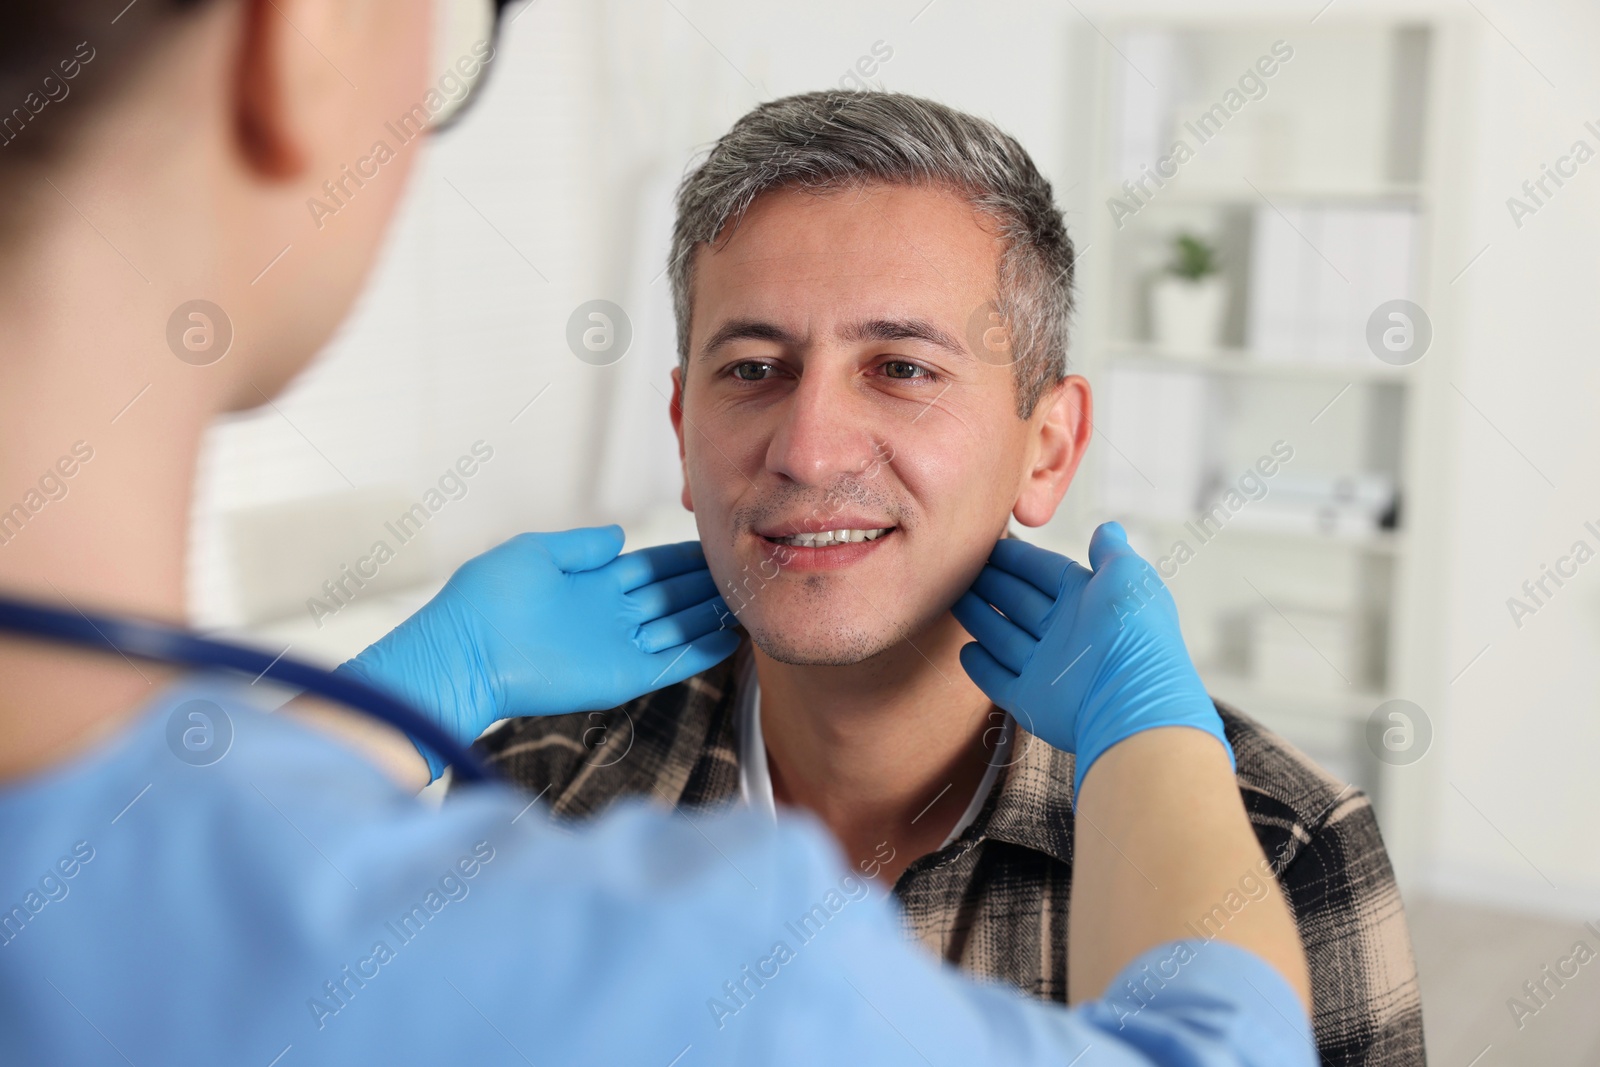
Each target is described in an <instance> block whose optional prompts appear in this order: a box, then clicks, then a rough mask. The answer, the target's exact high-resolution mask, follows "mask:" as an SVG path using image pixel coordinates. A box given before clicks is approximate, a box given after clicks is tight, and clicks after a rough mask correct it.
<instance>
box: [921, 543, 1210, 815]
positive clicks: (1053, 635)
mask: <svg viewBox="0 0 1600 1067" xmlns="http://www.w3.org/2000/svg"><path fill="white" fill-rule="evenodd" d="M1089 565H1090V567H1092V568H1093V571H1090V570H1088V569H1086V568H1085V567H1083V566H1082V565H1081V564H1078V563H1074V562H1073V561H1072V560H1070V559H1068V558H1066V557H1065V556H1060V555H1057V554H1056V553H1054V552H1048V551H1046V550H1045V549H1042V548H1038V547H1037V546H1034V545H1030V544H1028V543H1027V542H1025V541H1018V540H1014V539H1006V540H1002V541H1000V542H998V543H997V544H996V545H995V546H994V551H993V552H992V553H990V556H989V563H988V564H987V565H986V566H985V567H984V568H983V571H982V572H981V573H980V574H979V575H978V578H977V580H976V581H974V582H973V584H972V588H971V589H970V590H969V591H968V592H966V593H963V594H962V596H961V599H960V600H959V601H957V603H956V605H955V607H954V608H953V609H952V610H953V612H954V614H955V617H956V619H957V621H959V622H960V623H961V625H962V626H964V627H966V630H967V632H968V633H970V634H971V635H972V636H973V637H975V638H976V639H977V640H976V641H974V642H973V643H971V644H968V645H964V646H962V649H961V665H962V666H963V667H964V668H966V671H967V674H968V675H969V676H970V677H971V678H972V680H973V682H974V683H976V684H977V686H978V688H979V689H981V690H983V692H984V694H985V695H986V696H988V698H989V699H990V700H992V701H994V702H995V703H996V704H997V705H999V706H1000V707H1002V708H1005V709H1006V710H1007V711H1009V712H1011V714H1012V715H1013V716H1015V717H1016V718H1017V721H1018V722H1020V723H1021V724H1022V726H1023V727H1024V728H1026V729H1028V730H1029V731H1031V732H1032V733H1034V734H1036V735H1038V736H1039V737H1040V738H1042V739H1044V740H1045V741H1046V742H1048V743H1049V744H1051V745H1054V746H1055V747H1056V748H1060V749H1064V750H1066V751H1068V752H1074V753H1076V754H1077V757H1078V758H1077V766H1076V770H1075V773H1074V776H1073V793H1074V796H1076V794H1077V791H1078V789H1079V788H1080V787H1081V786H1082V785H1083V777H1084V775H1085V774H1087V773H1088V771H1089V768H1090V767H1091V766H1093V765H1094V761H1095V760H1096V759H1098V758H1099V757H1100V755H1101V754H1102V753H1104V752H1105V751H1106V750H1107V749H1109V748H1110V747H1111V746H1112V745H1114V744H1116V743H1117V742H1118V741H1121V740H1124V739H1125V738H1128V737H1131V736H1132V735H1134V734H1136V733H1139V732H1141V731H1143V730H1151V729H1154V728H1156V727H1158V726H1193V727H1195V728H1196V729H1200V730H1204V731H1206V732H1207V733H1209V734H1211V735H1212V736H1213V737H1215V738H1217V740H1219V741H1221V742H1222V746H1223V747H1224V748H1226V749H1227V750H1228V759H1229V761H1230V762H1231V761H1232V760H1233V748H1232V746H1231V745H1229V744H1228V740H1227V737H1226V736H1225V735H1224V734H1223V731H1222V720H1221V718H1219V717H1218V715H1217V710H1216V707H1215V706H1214V705H1213V704H1212V703H1211V698H1210V697H1209V696H1208V695H1206V689H1205V686H1204V685H1203V684H1202V683H1201V681H1200V675H1199V673H1198V672H1197V671H1196V670H1195V667H1194V663H1193V662H1191V661H1190V659H1189V652H1188V650H1187V649H1186V648H1185V647H1184V644H1183V634H1182V633H1181V632H1180V631H1179V629H1178V610H1177V606H1176V605H1175V604H1174V603H1173V602H1172V594H1171V593H1169V592H1167V587H1166V586H1165V585H1163V584H1162V582H1161V578H1160V577H1159V576H1158V575H1157V574H1156V572H1155V568H1153V567H1151V566H1150V564H1149V563H1147V562H1145V560H1144V559H1142V558H1141V557H1140V556H1139V554H1138V553H1136V552H1134V550H1133V549H1132V548H1130V547H1128V539H1127V534H1125V533H1124V532H1123V530H1122V527H1121V525H1119V524H1118V523H1114V522H1108V523H1104V524H1102V525H1101V526H1100V527H1099V528H1098V529H1097V530H1095V532H1094V536H1093V537H1092V538H1091V539H1090V541H1089ZM990 605H993V606H992V607H991V606H990ZM996 608H998V609H999V612H997V611H996V610H995V609H996ZM1000 612H1003V613H1004V615H1003V616H1002V615H1001V614H1000Z"/></svg>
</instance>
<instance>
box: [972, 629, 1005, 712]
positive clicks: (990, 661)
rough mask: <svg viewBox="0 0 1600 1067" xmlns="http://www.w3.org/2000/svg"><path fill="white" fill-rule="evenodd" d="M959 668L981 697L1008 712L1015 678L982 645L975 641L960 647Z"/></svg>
mask: <svg viewBox="0 0 1600 1067" xmlns="http://www.w3.org/2000/svg"><path fill="white" fill-rule="evenodd" d="M959 655H960V657H961V667H962V669H963V670H965V671H966V672H967V677H968V678H971V679H972V684H973V685H975V686H977V687H978V688H979V689H981V690H983V695H984V696H986V697H988V698H989V699H990V700H992V701H994V702H995V703H996V704H998V705H999V706H1000V707H1002V708H1005V709H1007V710H1008V711H1009V710H1010V709H1011V706H1012V703H1013V702H1012V699H1011V690H1012V687H1013V686H1015V685H1016V682H1017V676H1016V675H1015V674H1013V673H1011V672H1010V671H1008V670H1006V669H1005V667H1003V666H1001V664H1000V663H999V662H998V661H997V660H996V659H995V658H994V657H993V656H991V655H989V653H988V652H986V651H984V648H983V646H982V645H980V644H978V642H976V641H972V642H969V643H968V644H965V645H962V646H961V651H960V653H959Z"/></svg>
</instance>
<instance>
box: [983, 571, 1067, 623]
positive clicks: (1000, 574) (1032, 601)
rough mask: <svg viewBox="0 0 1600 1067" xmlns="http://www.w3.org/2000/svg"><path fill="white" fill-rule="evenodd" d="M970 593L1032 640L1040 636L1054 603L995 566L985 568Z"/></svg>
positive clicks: (1030, 586) (1029, 585)
mask: <svg viewBox="0 0 1600 1067" xmlns="http://www.w3.org/2000/svg"><path fill="white" fill-rule="evenodd" d="M972 591H973V592H974V593H975V594H977V595H978V596H979V597H981V598H982V599H984V600H987V601H988V602H989V603H991V604H993V605H994V606H995V607H997V608H999V609H1000V610H1001V611H1003V612H1005V616H1006V618H1008V619H1010V620H1011V621H1012V622H1014V623H1016V624H1017V625H1018V626H1020V627H1022V628H1023V629H1024V630H1026V631H1028V633H1029V634H1030V635H1032V636H1033V637H1035V638H1038V637H1042V636H1044V627H1045V617H1046V616H1047V615H1049V613H1050V609H1051V607H1053V606H1054V605H1055V600H1054V599H1052V598H1051V597H1048V596H1045V595H1044V594H1043V593H1041V592H1039V590H1037V589H1035V588H1034V587H1033V585H1032V584H1031V583H1029V582H1025V581H1023V580H1022V579H1021V578H1018V577H1016V576H1015V575H1012V574H1007V573H1006V572H1005V571H1003V570H1000V569H999V568H998V567H985V568H983V570H981V571H979V572H978V578H977V580H976V581H974V582H973V583H972Z"/></svg>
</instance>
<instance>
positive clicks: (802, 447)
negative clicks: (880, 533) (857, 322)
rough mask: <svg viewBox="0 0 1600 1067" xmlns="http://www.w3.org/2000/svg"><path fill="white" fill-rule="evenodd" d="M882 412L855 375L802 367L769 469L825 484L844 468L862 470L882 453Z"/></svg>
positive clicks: (777, 434) (769, 455)
mask: <svg viewBox="0 0 1600 1067" xmlns="http://www.w3.org/2000/svg"><path fill="white" fill-rule="evenodd" d="M880 415H881V412H878V411H877V410H876V409H875V407H874V405H873V403H872V401H871V399H870V398H869V397H866V396H863V395H861V392H860V390H859V389H857V388H856V385H855V382H854V375H852V374H850V373H848V372H844V371H836V370H834V369H831V368H830V369H829V370H826V371H824V370H822V369H821V368H820V367H818V368H814V369H813V370H811V371H808V372H806V373H802V374H801V376H800V380H799V382H798V383H797V384H796V385H795V387H794V389H793V390H792V391H791V392H790V393H789V396H788V398H787V399H786V400H785V408H784V412H783V417H782V419H781V420H780V422H779V423H778V426H777V428H776V430H775V431H774V433H773V435H772V441H771V443H770V444H769V445H768V446H767V469H768V470H769V471H772V472H773V473H775V474H780V475H782V476H784V477H786V478H789V479H791V480H793V481H795V482H798V483H799V484H801V485H816V486H823V487H826V486H828V485H830V484H832V483H833V482H834V481H836V480H837V479H838V477H839V476H840V475H841V474H845V475H856V474H860V473H861V471H862V470H863V468H864V467H866V466H867V465H869V464H870V463H871V462H872V458H873V456H874V455H876V454H877V452H876V449H877V447H878V442H879V440H880V439H881V438H882V429H883V427H882V425H881V418H880V417H879V416H880Z"/></svg>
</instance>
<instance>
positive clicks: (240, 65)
mask: <svg viewBox="0 0 1600 1067" xmlns="http://www.w3.org/2000/svg"><path fill="white" fill-rule="evenodd" d="M458 8H460V9H463V10H465V9H469V8H471V9H476V11H477V14H478V24H479V25H480V26H481V25H483V24H484V23H485V21H487V25H489V26H491V27H492V25H493V14H494V10H495V9H494V6H493V3H492V0H478V2H477V3H476V4H469V3H467V2H466V0H461V2H460V3H455V2H452V0H440V3H439V4H437V5H436V4H435V2H434V0H139V2H137V3H129V2H128V0H49V2H40V0H0V27H3V29H0V187H3V188H0V192H3V194H4V195H3V196H0V214H3V216H4V217H3V218H0V232H4V233H5V235H6V236H5V240H4V252H3V255H4V257H5V262H4V264H3V267H4V270H5V272H6V273H7V275H8V277H7V279H6V284H5V287H4V288H5V289H6V290H7V291H8V292H10V293H17V292H20V291H23V290H25V289H26V287H27V286H28V285H29V284H30V283H31V281H32V280H33V279H35V278H36V277H37V276H38V275H40V274H46V275H48V276H50V277H52V278H55V279H57V280H59V281H62V282H65V284H66V286H67V287H68V288H70V289H71V290H73V291H80V292H95V293H98V294H99V295H100V297H101V299H102V302H103V307H104V308H105V310H106V312H107V315H106V317H107V318H108V319H109V318H111V317H112V313H115V315H116V316H117V317H118V318H120V319H137V320H145V321H149V323H150V327H149V329H148V331H146V332H145V333H143V334H140V335H139V337H140V341H139V342H137V343H130V346H129V347H130V352H129V353H127V355H126V358H127V359H129V360H133V359H135V358H138V359H141V360H146V361H147V362H148V364H149V369H148V370H141V371H140V373H141V374H148V375H149V376H150V379H151V380H153V381H154V382H155V384H156V385H157V386H158V388H160V389H161V390H163V391H164V392H168V393H169V394H170V393H172V392H174V391H181V390H187V391H189V392H188V395H190V396H192V397H193V399H194V402H195V403H196V404H204V405H210V404H215V405H217V406H219V407H238V406H251V405H255V404H259V403H261V402H262V400H263V399H264V398H265V397H266V396H269V395H271V394H272V393H273V392H275V391H276V390H277V389H278V388H279V387H280V386H281V385H282V384H283V383H284V381H286V380H287V379H288V378H289V377H290V376H292V374H293V373H294V372H295V371H296V370H298V369H299V367H300V366H302V365H303V364H304V363H305V362H306V361H307V360H309V359H310V357H311V356H312V355H313V354H314V353H315V352H316V351H317V350H318V349H319V348H321V347H322V345H323V343H324V342H325V341H326V340H327V338H328V336H329V335H330V334H331V333H332V332H333V330H334V328H335V327H336V326H337V324H338V323H339V321H340V320H341V319H342V318H343V317H344V315H345V313H346V312H347V311H348V309H349V307H350V305H351V304H352V303H353V301H354V299H355V297H356V295H357V293H358V291H359V289H360V287H361V284H362V282H363V280H364V278H365V276H366V274H367V271H368V269H369V267H370V265H371V263H372V261H373V259H374V257H375V255H376V253H377V251H378V248H379V246H380V243H381V240H382V236H383V233H384V231H385V229H386V226H387V223H388V221H389V219H390V217H391V215H392V214H393V211H394V209H395V206H396V204H397V203H398V202H399V200H400V196H401V193H402V192H403V190H404V188H405V175H406V172H407V171H408V170H409V169H410V167H411V166H412V164H413V162H414V159H415V157H416V154H417V151H418V147H419V146H420V145H421V144H422V143H424V142H425V141H426V138H422V137H416V138H414V139H413V140H412V141H408V142H401V141H400V140H399V139H398V138H397V137H396V136H395V135H394V134H392V133H390V132H389V129H388V127H386V123H388V124H390V125H391V126H398V127H400V128H404V127H405V125H406V119H407V118H410V119H411V122H412V124H413V125H417V117H416V116H417V115H418V106H419V105H425V106H422V108H421V112H420V114H421V118H422V119H423V120H425V121H424V122H423V123H422V124H423V125H429V126H432V125H436V122H437V116H436V114H435V111H434V109H433V108H432V106H431V102H432V99H433V98H434V97H438V98H439V99H441V100H448V99H449V96H450V94H451V92H452V91H453V86H454V85H455V84H456V83H457V82H459V81H460V80H461V76H460V72H459V71H457V70H455V69H454V68H453V67H452V68H451V69H450V70H448V71H446V72H445V73H448V74H449V75H450V76H451V78H452V82H451V84H450V85H444V86H443V87H442V88H441V86H440V81H441V70H442V69H443V68H442V67H441V66H440V65H439V63H437V62H436V61H435V60H434V59H432V58H430V55H431V54H437V49H438V42H439V40H440V39H441V38H442V36H443V35H442V34H436V25H438V21H437V19H436V16H438V15H441V14H443V13H445V12H447V11H454V10H455V9H458ZM484 11H486V12H487V20H485V18H484ZM456 21H457V22H458V23H459V22H460V21H461V20H459V19H458V20H456ZM430 46H432V47H433V49H434V52H433V53H430ZM451 58H454V57H451ZM380 141H386V142H387V147H386V149H385V150H384V151H383V152H382V153H381V155H382V157H383V158H382V166H381V169H375V168H374V167H373V165H372V163H373V160H374V158H375V145H376V144H377V143H378V142H380ZM363 161H365V162H363ZM314 203H320V204H322V205H324V207H325V208H326V209H328V210H325V211H323V212H319V211H317V210H316V209H314V208H313V206H312V205H313V204H314ZM41 265H43V268H42V269H41ZM202 298H203V299H204V300H206V301H208V302H210V303H213V304H215V305H217V306H220V307H221V308H223V309H224V310H225V312H226V314H227V315H228V316H229V317H230V319H231V323H232V337H233V343H232V353H231V358H229V359H226V360H220V361H219V362H217V363H216V364H215V365H214V366H208V367H207V372H206V374H204V375H198V374H195V373H193V371H192V368H191V367H186V366H185V365H184V364H183V363H180V362H178V361H177V360H174V359H172V353H168V352H166V347H167V345H166V344H165V343H164V332H163V331H164V327H166V325H167V320H168V316H169V315H171V314H173V309H174V308H177V307H179V306H180V305H183V304H184V303H185V302H187V301H194V300H197V299H202ZM135 348H136V349H137V352H136V353H135V352H134V351H131V350H132V349H135ZM196 362H198V360H196Z"/></svg>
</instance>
